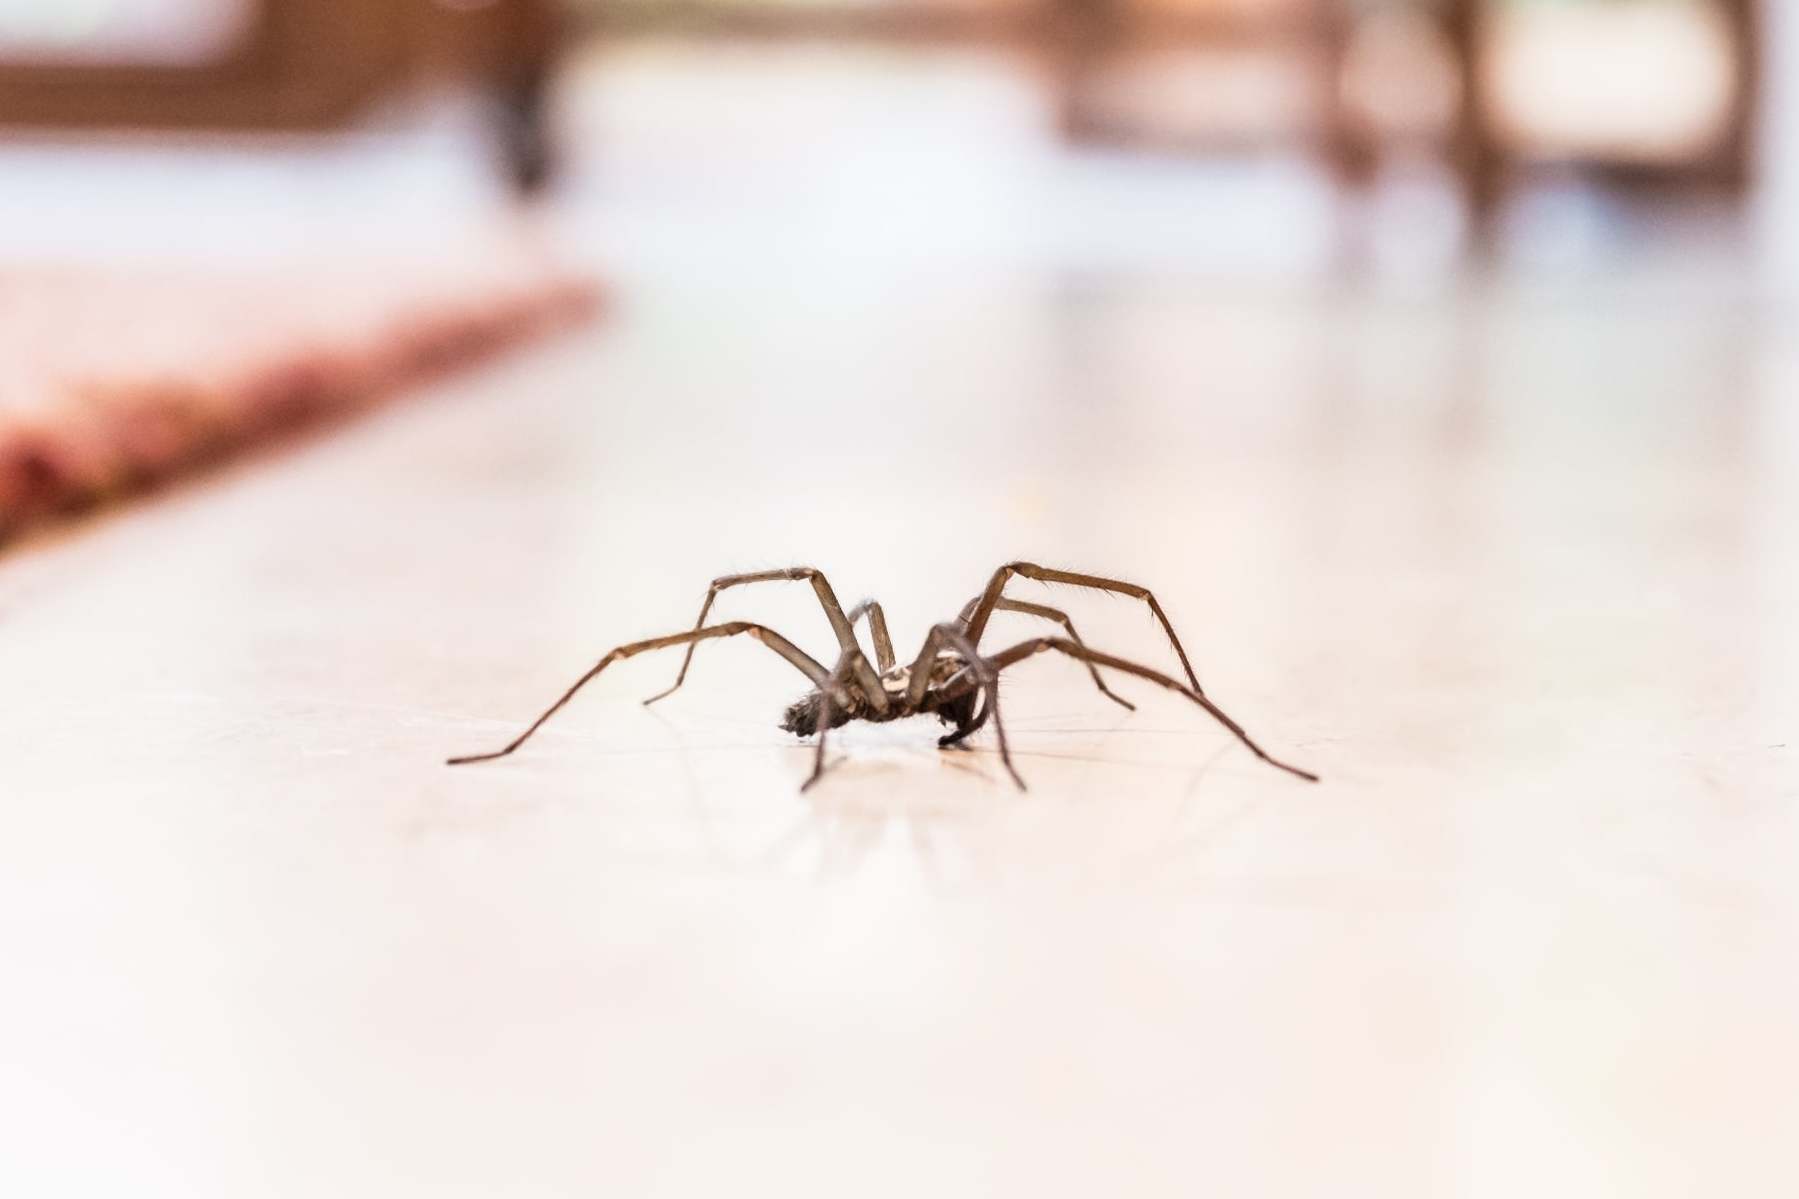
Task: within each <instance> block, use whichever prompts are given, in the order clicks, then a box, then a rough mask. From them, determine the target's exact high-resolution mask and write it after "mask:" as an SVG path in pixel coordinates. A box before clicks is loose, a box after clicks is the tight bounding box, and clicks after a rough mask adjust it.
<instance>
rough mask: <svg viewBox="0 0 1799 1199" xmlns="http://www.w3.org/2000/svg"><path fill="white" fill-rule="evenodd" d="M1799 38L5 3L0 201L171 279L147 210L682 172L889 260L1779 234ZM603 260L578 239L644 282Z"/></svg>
mask: <svg viewBox="0 0 1799 1199" xmlns="http://www.w3.org/2000/svg"><path fill="white" fill-rule="evenodd" d="M1764 9H1765V10H1766V11H1764ZM1792 25H1793V22H1792V21H1791V20H1788V19H1785V18H1784V17H1783V14H1781V13H1779V12H1778V11H1775V6H1772V5H1760V4H1757V3H1755V2H1754V0H1040V2H1033V0H853V2H845V3H835V2H827V0H678V2H675V0H614V2H610V3H606V2H601V0H560V2H558V0H386V2H382V0H324V2H321V3H313V4H288V3H284V2H282V0H57V2H54V3H53V2H51V0H8V2H7V3H6V5H5V6H4V7H3V8H0V122H4V125H5V127H6V128H7V129H8V130H9V133H8V136H7V139H6V140H7V144H6V146H5V155H6V157H5V159H4V167H5V169H6V173H7V178H8V180H9V184H10V186H9V187H8V188H7V189H6V191H7V194H6V196H5V198H4V200H0V202H3V203H5V204H6V205H7V208H6V210H5V213H4V215H5V218H6V220H5V237H6V238H7V241H8V242H9V243H10V244H12V245H13V246H14V247H15V250H16V249H20V248H24V247H32V248H35V249H36V250H38V251H39V252H41V253H49V252H51V251H52V250H53V249H55V248H63V249H70V250H72V249H74V248H76V247H82V248H88V249H95V248H98V247H101V246H105V247H107V248H108V249H109V250H113V251H117V252H127V251H130V250H134V249H135V250H137V251H139V252H149V251H151V250H153V249H164V250H167V249H171V248H172V247H171V246H170V244H169V243H170V241H171V230H169V229H168V228H167V227H166V226H167V222H168V221H169V219H170V218H173V217H175V216H176V215H178V214H187V215H188V219H189V220H191V221H192V223H193V224H194V225H195V226H200V227H205V228H206V230H207V233H206V236H205V237H204V238H202V239H201V240H202V242H203V243H204V245H205V246H215V247H216V246H217V245H219V244H220V243H221V240H222V237H221V235H222V234H223V233H225V232H228V230H221V229H220V228H219V222H218V220H217V219H216V217H217V215H218V214H219V213H220V212H227V211H228V212H230V213H232V214H233V216H234V217H235V219H234V221H233V222H232V224H233V225H236V224H239V223H242V224H245V225H246V226H247V227H253V228H254V229H255V231H256V235H255V237H254V238H251V239H250V240H251V241H253V242H254V243H256V244H264V243H266V242H267V241H268V240H269V239H270V238H271V237H276V236H278V235H281V236H288V237H294V236H301V234H300V233H299V232H298V230H299V229H300V228H303V227H304V222H303V221H297V219H296V218H297V213H298V212H299V211H301V210H306V211H313V212H316V210H318V209H319V208H321V207H323V208H328V209H330V210H331V211H333V212H345V213H348V212H351V211H353V213H354V219H353V220H348V221H343V222H334V223H335V224H337V225H339V226H340V227H339V228H337V229H336V230H335V231H334V235H335V236H338V237H342V236H345V235H346V234H347V235H349V236H359V235H361V234H362V233H363V232H365V231H367V230H371V229H380V230H381V235H380V236H382V237H383V238H391V237H393V236H395V232H396V230H400V229H411V228H416V226H418V225H419V224H420V223H423V224H425V225H427V226H431V225H434V224H435V223H436V222H440V221H444V220H447V219H453V218H451V217H449V216H446V210H451V211H454V212H458V213H459V214H460V213H461V210H462V209H465V208H468V207H470V206H472V205H474V204H475V203H477V201H478V199H480V198H483V197H487V198H491V191H492V190H493V189H504V190H506V191H510V192H514V193H517V194H535V193H538V192H540V191H543V192H548V193H550V194H553V195H555V196H556V197H558V199H559V200H560V202H561V203H562V205H563V206H564V207H565V208H566V209H572V210H583V209H585V210H590V211H591V210H595V209H597V208H598V207H601V206H604V205H607V204H612V205H618V206H622V207H625V208H632V207H634V205H633V204H632V201H633V200H636V201H639V203H640V205H641V206H644V207H655V205H648V204H647V203H644V202H645V201H647V199H648V194H649V193H651V192H652V191H653V190H654V189H655V187H656V186H657V181H658V180H661V181H663V182H665V183H668V184H670V185H671V186H672V185H673V183H674V181H675V177H674V176H673V175H672V174H671V173H672V172H676V171H679V170H691V171H696V172H702V173H704V177H706V178H710V179H716V180H720V181H723V180H725V179H729V180H730V181H732V182H733V183H740V182H741V183H743V184H744V185H745V186H746V188H747V194H738V195H735V196H734V197H733V199H734V200H735V201H736V203H735V204H732V205H721V207H725V208H740V207H744V206H756V205H758V204H761V205H769V206H779V207H782V208H786V209H791V208H793V207H794V206H795V205H805V206H807V207H808V208H809V209H810V210H811V211H814V212H818V211H823V210H826V209H831V208H833V207H834V208H835V209H836V210H839V211H841V212H843V213H848V212H850V211H853V210H855V209H856V208H857V206H858V204H860V203H863V202H865V201H866V200H867V199H868V197H866V196H864V195H863V194H862V193H861V192H858V191H855V190H854V189H856V188H867V189H869V190H871V191H883V192H896V191H903V192H905V193H907V194H906V195H905V196H904V198H903V201H904V202H902V201H901V198H900V197H897V196H892V197H890V198H891V200H892V202H893V205H894V208H895V209H896V210H904V213H900V212H897V211H896V212H895V213H894V214H891V215H905V214H910V215H909V216H907V220H908V221H909V223H908V225H907V226H906V227H905V228H901V229H897V230H892V231H891V232H890V234H889V236H890V237H891V239H893V240H903V239H904V238H905V237H906V236H907V235H908V234H911V235H916V234H917V230H918V227H919V226H925V225H928V226H931V227H932V228H933V229H934V230H935V232H934V234H932V236H934V237H936V238H948V237H952V236H955V235H956V234H961V235H963V236H965V237H975V236H984V237H985V238H986V240H989V241H991V240H993V235H994V234H996V233H998V232H1000V229H1001V228H1003V229H1004V230H1007V231H1010V233H1011V235H1012V236H1013V237H1014V238H1020V237H1024V236H1027V235H1028V233H1036V234H1039V235H1042V236H1053V237H1056V238H1059V239H1061V240H1067V239H1068V238H1069V237H1071V236H1075V235H1080V236H1083V237H1084V238H1085V239H1086V240H1087V241H1089V242H1092V243H1096V244H1097V243H1108V242H1109V243H1116V242H1118V241H1120V240H1125V239H1126V238H1125V235H1124V234H1123V233H1122V232H1121V231H1120V230H1119V229H1118V228H1104V227H1103V226H1124V225H1129V224H1132V223H1133V222H1131V221H1129V220H1121V219H1118V216H1117V213H1116V212H1115V211H1111V212H1110V216H1111V219H1106V218H1107V215H1108V213H1105V212H1102V213H1098V214H1088V213H1082V214H1080V217H1079V219H1074V220H1072V221H1071V222H1070V223H1071V224H1073V225H1074V226H1076V228H1075V229H1072V230H1071V229H1067V228H1057V229H1055V230H1053V231H1050V230H1046V229H1044V228H1042V226H1043V225H1044V224H1045V223H1046V221H1047V222H1048V223H1052V224H1053V218H1050V217H1047V216H1046V211H1047V210H1055V209H1061V208H1065V206H1066V204H1067V203H1068V202H1070V201H1071V200H1072V201H1073V202H1074V203H1077V204H1078V203H1079V200H1078V198H1077V197H1078V195H1079V194H1080V193H1082V192H1083V191H1086V192H1091V191H1093V190H1101V189H1106V188H1112V189H1116V190H1119V191H1120V192H1128V193H1130V194H1131V195H1132V196H1133V197H1134V198H1136V199H1137V200H1138V202H1140V203H1142V204H1144V205H1148V206H1151V207H1154V206H1155V205H1156V204H1157V203H1158V201H1161V200H1165V201H1166V202H1167V204H1168V210H1169V213H1170V215H1169V219H1168V220H1167V221H1166V225H1168V226H1171V227H1173V228H1174V229H1175V230H1177V231H1178V232H1179V233H1180V234H1181V236H1180V238H1179V239H1178V240H1180V241H1182V242H1183V243H1185V244H1184V245H1183V246H1182V247H1181V248H1182V249H1183V250H1190V251H1192V252H1194V253H1199V254H1201V256H1202V259H1203V260H1210V259H1212V258H1216V259H1217V260H1219V261H1220V262H1221V263H1223V262H1225V261H1226V260H1241V261H1242V262H1244V263H1249V262H1255V263H1257V264H1258V265H1264V266H1266V267H1268V268H1270V269H1275V268H1279V267H1286V268H1293V267H1296V266H1302V265H1303V266H1306V267H1317V266H1319V265H1320V264H1322V263H1330V264H1339V263H1341V262H1342V261H1345V260H1347V261H1351V262H1354V261H1358V260H1360V259H1361V258H1363V257H1370V258H1372V259H1373V260H1374V261H1376V262H1377V263H1382V264H1386V265H1387V266H1388V267H1390V268H1392V269H1404V270H1418V269H1422V268H1423V267H1424V266H1425V265H1427V264H1428V265H1429V266H1434V267H1442V266H1443V265H1444V264H1445V263H1449V262H1456V261H1459V260H1460V256H1461V255H1462V254H1463V253H1464V252H1466V251H1469V250H1471V249H1481V250H1489V249H1498V250H1500V251H1503V252H1510V253H1513V254H1519V255H1524V256H1528V257H1536V258H1541V257H1543V256H1551V257H1564V258H1565V257H1567V256H1569V255H1578V254H1586V253H1597V252H1599V251H1601V250H1602V249H1603V248H1605V247H1607V246H1615V245H1616V243H1617V242H1618V241H1619V240H1620V239H1627V238H1630V237H1632V236H1633V235H1640V236H1642V237H1646V238H1649V239H1653V238H1655V237H1657V236H1663V237H1665V236H1673V235H1674V234H1675V232H1676V230H1678V229H1681V228H1686V227H1689V222H1688V221H1686V220H1685V219H1684V218H1692V219H1694V220H1699V219H1701V217H1702V216H1703V223H1705V224H1707V225H1708V227H1709V228H1710V229H1711V230H1712V231H1713V232H1714V233H1716V234H1718V235H1719V236H1727V235H1728V234H1729V233H1730V232H1731V231H1733V230H1735V229H1738V228H1739V227H1740V226H1741V222H1742V220H1743V218H1744V216H1745V214H1746V213H1748V212H1751V211H1756V212H1762V213H1766V214H1768V215H1769V222H1768V223H1769V224H1771V225H1772V226H1773V228H1771V229H1765V230H1762V232H1764V233H1765V234H1766V235H1768V236H1771V237H1773V238H1774V239H1776V240H1777V241H1782V240H1787V239H1789V238H1788V235H1787V233H1786V230H1785V222H1784V221H1782V220H1781V219H1780V217H1779V215H1778V214H1779V213H1782V212H1788V211H1792V210H1793V208H1794V206H1793V205H1791V204H1782V203H1781V202H1780V201H1781V199H1782V198H1784V196H1785V195H1786V190H1783V189H1787V190H1790V189H1792V188H1793V187H1794V186H1795V185H1794V184H1792V183H1791V179H1792V178H1794V177H1795V176H1799V167H1795V166H1793V165H1791V160H1793V159H1794V158H1796V157H1799V152H1795V151H1794V150H1793V149H1792V148H1791V147H1792V146H1793V144H1794V143H1795V141H1796V140H1799V134H1794V133H1793V132H1792V127H1793V126H1794V125H1796V124H1799V120H1796V119H1795V117H1794V112H1795V110H1799V101H1795V100H1793V99H1792V98H1791V89H1788V88H1785V87H1782V86H1781V78H1782V76H1781V72H1780V71H1779V70H1778V69H1777V67H1778V64H1780V63H1781V62H1783V61H1785V60H1786V59H1787V58H1788V57H1790V55H1791V54H1792V53H1795V52H1799V51H1793V50H1792V49H1791V48H1790V47H1789V46H1788V45H1787V43H1789V42H1792V41H1794V40H1795V39H1799V33H1795V32H1793V30H1792ZM150 130H154V131H157V132H158V135H157V136H149V135H147V134H146V133H145V132H144V131H150ZM327 130H330V131H334V132H332V133H330V134H326V133H324V132H323V131H327ZM128 131H132V132H134V133H135V136H132V135H129V134H128ZM677 164H684V165H677ZM1048 164H1059V166H1060V168H1061V169H1051V167H1050V166H1049V165H1048ZM1069 164H1079V166H1078V167H1071V166H1070V165H1069ZM1087 168H1091V169H1087ZM881 170H891V171H892V172H893V174H892V177H891V178H877V177H876V173H878V172H879V171H881ZM109 172H110V173H109ZM846 174H847V175H848V176H849V178H844V176H845V175H846ZM1071 175H1078V176H1079V177H1078V178H1074V177H1070V176H1071ZM681 178H687V177H685V176H683V177H681ZM101 180H105V181H106V182H105V185H104V186H102V185H101ZM751 181H754V182H753V183H752V182H751ZM257 189H260V190H257ZM846 189H847V190H846ZM1008 189H1009V190H1008ZM177 197H179V198H177ZM833 201H834V203H833ZM1764 201H1765V203H1764ZM687 202H692V201H691V199H689V200H688V201H687ZM1184 207H1191V209H1192V210H1193V211H1194V213H1195V214H1196V215H1197V214H1198V213H1200V212H1203V214H1204V215H1203V219H1196V220H1193V221H1190V222H1188V221H1182V220H1181V219H1180V217H1179V213H1180V211H1181V210H1182V209H1183V208H1184ZM1651 210H1653V214H1652V212H1651ZM134 214H135V215H136V216H137V217H138V221H137V223H136V224H135V225H134V223H133V221H132V219H131V217H132V216H133V215H134ZM462 215H466V214H462ZM632 215H634V216H635V217H636V218H637V219H640V220H641V219H647V218H648V216H649V214H647V213H643V212H637V213H634V214H632ZM709 215H710V214H709ZM732 215H737V216H742V215H743V214H741V213H737V214H732ZM1089 217H1092V218H1093V219H1087V218H1089ZM983 220H985V221H987V222H989V223H990V227H980V226H979V223H980V222H981V221H983ZM147 223H154V224H155V225H156V226H157V234H156V235H155V236H154V237H152V236H150V235H148V234H146V233H144V232H143V231H142V230H143V228H144V226H145V225H146V224H147ZM594 223H595V224H596V225H602V226H603V225H605V222H602V221H597V220H596V221H595V222H594ZM694 223H695V222H686V224H687V225H688V226H689V228H687V229H685V230H684V233H685V234H687V235H690V236H684V237H681V238H680V239H679V240H682V241H684V242H686V243H687V245H688V248H689V250H690V253H691V255H693V256H698V254H699V250H698V246H697V245H696V244H694V243H693V242H692V240H691V235H694V234H695V233H696V231H695V230H693V229H692V228H691V225H692V224H694ZM697 223H699V224H707V223H710V221H702V222H697ZM671 224H675V225H677V227H678V226H679V225H680V224H681V222H679V220H678V217H674V216H672V215H671ZM1188 224H1195V225H1201V226H1203V230H1199V231H1193V230H1188V229H1186V228H1185V227H1184V226H1186V225H1188ZM46 225H48V226H49V227H46ZM343 225H347V226H349V228H348V229H345V228H342V227H341V226H343ZM996 227H997V228H996ZM1161 228H1162V226H1160V225H1158V230H1160V229H1161ZM625 229H626V226H624V225H622V224H618V223H614V224H613V226H612V227H611V228H610V229H603V230H602V229H595V230H589V232H590V233H591V234H592V238H593V240H594V241H595V242H597V243H599V244H602V245H604V244H605V243H606V242H607V241H608V239H610V240H611V241H613V242H616V243H629V247H630V248H631V249H633V250H636V251H639V252H642V251H643V250H644V246H643V244H642V240H641V239H640V238H639V237H638V236H637V234H639V233H642V234H646V235H647V234H649V233H650V231H649V230H639V229H637V228H635V227H632V228H631V229H630V236H627V235H626V232H625ZM663 232H665V233H666V231H663ZM246 233H247V229H246ZM699 235H700V236H703V232H701V233H699ZM1793 240H1799V238H1794V239H1793ZM153 242H154V243H157V244H156V245H154V246H153V245H151V244H150V243H153ZM176 244H180V243H179V242H177V243H176ZM609 248H617V247H609ZM234 252H237V251H236V249H235V248H234Z"/></svg>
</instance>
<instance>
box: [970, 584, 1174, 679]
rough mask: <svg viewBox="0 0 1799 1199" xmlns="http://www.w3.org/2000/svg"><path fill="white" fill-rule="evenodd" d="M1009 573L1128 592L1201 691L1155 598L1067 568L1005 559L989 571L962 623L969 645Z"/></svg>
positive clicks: (983, 627)
mask: <svg viewBox="0 0 1799 1199" xmlns="http://www.w3.org/2000/svg"><path fill="white" fill-rule="evenodd" d="M1013 575H1023V576H1024V577H1025V578H1027V579H1035V580H1036V581H1037V582H1039V583H1066V584H1068V585H1069V586H1071V587H1088V588H1091V589H1093V590H1095V591H1110V592H1112V593H1113V594H1115V595H1128V596H1130V597H1131V598H1132V599H1140V600H1142V601H1143V602H1144V603H1146V604H1148V605H1149V610H1150V612H1151V614H1153V615H1154V616H1155V618H1156V620H1157V621H1158V622H1160V624H1161V626H1162V631H1163V632H1164V633H1167V634H1168V640H1169V643H1170V644H1172V645H1173V646H1174V652H1175V656H1176V657H1178V658H1180V660H1181V669H1183V670H1185V671H1186V672H1187V682H1188V683H1190V684H1191V685H1192V687H1193V690H1194V691H1197V692H1199V694H1201V695H1204V694H1205V688H1203V687H1201V686H1200V685H1199V676H1198V675H1196V674H1194V673H1193V664H1192V663H1191V662H1189V661H1187V651H1186V650H1185V649H1183V648H1182V647H1181V639H1180V638H1179V637H1176V636H1175V635H1174V626H1173V625H1172V624H1170V623H1169V621H1168V614H1167V613H1166V612H1163V611H1162V605H1161V604H1159V603H1157V602H1156V597H1155V596H1153V595H1151V594H1150V591H1149V588H1147V587H1139V586H1138V585H1137V584H1135V583H1126V582H1122V581H1120V580H1118V579H1102V578H1100V577H1099V576H1098V575H1083V574H1076V573H1075V572H1073V571H1070V570H1051V569H1050V568H1049V567H1047V566H1038V565H1037V564H1036V563H1035V562H1008V563H1006V565H1004V566H1002V567H1000V568H999V569H998V570H996V571H994V572H993V577H992V578H991V579H989V580H988V581H987V589H986V590H985V591H983V592H981V598H980V599H979V600H977V601H976V602H975V607H974V613H973V615H971V616H970V617H969V618H968V619H967V620H966V621H964V622H963V623H964V625H965V626H966V628H967V631H968V640H969V641H970V642H972V643H973V644H975V645H979V644H980V643H981V634H982V633H984V632H985V631H986V629H987V620H988V618H989V617H991V616H992V615H993V612H994V609H996V608H998V607H999V603H1000V593H1001V592H1003V591H1004V590H1005V589H1006V583H1007V582H1009V581H1010V580H1011V578H1012V576H1013Z"/></svg>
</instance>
